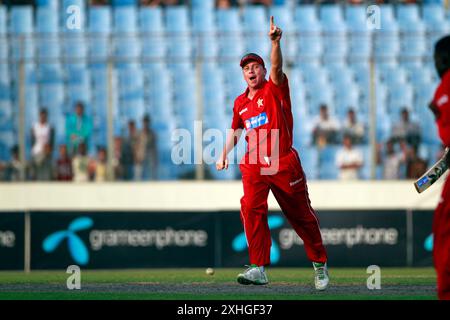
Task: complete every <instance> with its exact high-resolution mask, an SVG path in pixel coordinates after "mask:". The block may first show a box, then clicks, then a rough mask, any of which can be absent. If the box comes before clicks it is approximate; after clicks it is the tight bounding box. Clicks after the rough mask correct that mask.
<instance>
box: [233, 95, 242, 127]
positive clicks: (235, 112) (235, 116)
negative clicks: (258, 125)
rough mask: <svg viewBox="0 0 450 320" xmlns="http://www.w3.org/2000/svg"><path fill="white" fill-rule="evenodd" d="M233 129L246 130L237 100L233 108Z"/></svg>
mask: <svg viewBox="0 0 450 320" xmlns="http://www.w3.org/2000/svg"><path fill="white" fill-rule="evenodd" d="M231 129H233V130H237V129H244V123H243V122H242V119H241V116H240V115H239V111H238V104H237V99H236V100H235V101H234V107H233V120H231Z"/></svg>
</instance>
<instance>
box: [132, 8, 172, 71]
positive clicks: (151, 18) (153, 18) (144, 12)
mask: <svg viewBox="0 0 450 320" xmlns="http://www.w3.org/2000/svg"><path fill="white" fill-rule="evenodd" d="M164 29H165V28H164V21H163V12H162V9H161V8H160V7H156V8H141V9H140V10H139V31H140V33H141V37H142V38H141V40H142V57H143V59H144V66H145V65H146V64H147V63H146V62H147V61H146V59H153V58H163V57H164V56H165V54H166V50H167V43H166V39H165V37H164ZM148 62H151V61H148Z"/></svg>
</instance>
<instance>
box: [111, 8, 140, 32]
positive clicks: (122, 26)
mask: <svg viewBox="0 0 450 320" xmlns="http://www.w3.org/2000/svg"><path fill="white" fill-rule="evenodd" d="M114 31H115V32H116V33H121V32H122V33H135V32H137V12H136V7H134V6H124V7H117V8H115V9H114Z"/></svg>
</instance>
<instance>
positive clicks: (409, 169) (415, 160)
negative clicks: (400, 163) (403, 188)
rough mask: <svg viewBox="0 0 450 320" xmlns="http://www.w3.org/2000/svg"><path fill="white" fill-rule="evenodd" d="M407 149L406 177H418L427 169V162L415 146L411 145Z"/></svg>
mask: <svg viewBox="0 0 450 320" xmlns="http://www.w3.org/2000/svg"><path fill="white" fill-rule="evenodd" d="M409 151H410V152H409V155H408V159H407V163H406V178H407V179H418V178H420V177H421V176H422V175H423V174H424V173H425V172H426V171H427V169H428V162H427V161H426V160H425V159H422V158H421V157H420V156H419V154H418V147H417V146H412V147H411V148H410V150H409Z"/></svg>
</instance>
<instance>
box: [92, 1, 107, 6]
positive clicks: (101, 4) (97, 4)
mask: <svg viewBox="0 0 450 320" xmlns="http://www.w3.org/2000/svg"><path fill="white" fill-rule="evenodd" d="M90 5H91V6H106V5H109V0H90Z"/></svg>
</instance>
